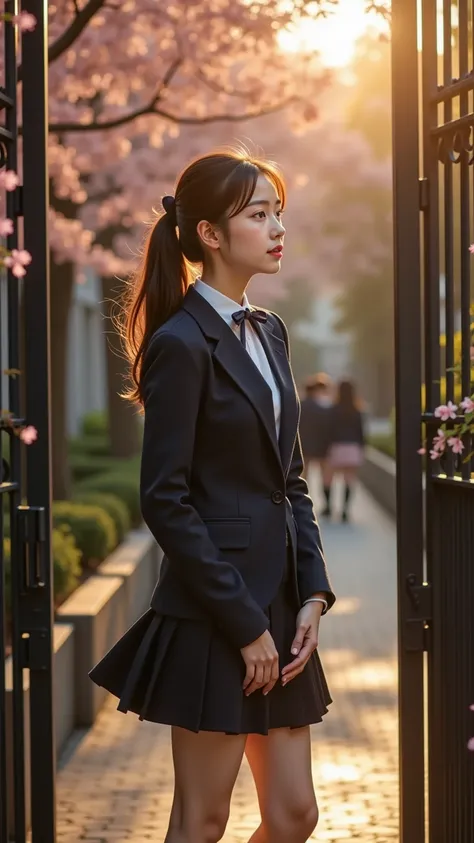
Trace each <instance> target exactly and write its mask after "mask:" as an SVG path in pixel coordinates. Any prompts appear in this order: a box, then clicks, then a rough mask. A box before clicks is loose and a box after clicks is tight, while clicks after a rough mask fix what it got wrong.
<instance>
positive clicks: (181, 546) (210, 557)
mask: <svg viewBox="0 0 474 843" xmlns="http://www.w3.org/2000/svg"><path fill="white" fill-rule="evenodd" d="M206 356H207V351H206ZM206 356H205V354H204V352H203V349H202V348H196V349H193V348H191V347H190V346H188V345H187V344H186V342H185V341H184V340H183V339H181V338H180V337H179V336H177V335H175V334H173V333H171V332H166V331H164V332H160V333H158V334H155V336H154V337H153V338H152V340H151V343H150V346H149V347H148V349H147V352H146V355H145V360H144V369H143V372H144V374H143V390H142V394H143V402H144V410H145V425H144V437H143V451H142V463H141V477H140V498H141V509H142V514H143V518H144V520H145V522H146V524H147V525H148V527H149V529H150V530H151V532H152V533H153V535H154V536H155V538H156V540H157V542H158V543H159V545H160V547H161V548H162V549H163V551H164V553H165V554H166V556H167V557H168V559H169V560H170V564H171V565H172V566H173V570H174V571H175V572H176V575H177V576H178V577H179V578H180V579H181V581H182V583H183V585H184V586H185V587H186V588H187V589H189V590H190V591H191V592H192V594H193V596H195V598H196V601H198V602H199V603H200V604H201V606H202V607H203V608H204V609H205V611H206V612H208V614H209V616H210V617H211V618H212V619H213V620H214V622H215V623H216V624H217V625H218V626H219V627H220V628H221V629H222V631H223V632H224V633H225V634H226V635H227V636H228V637H229V639H230V640H231V641H232V642H233V643H234V644H235V645H236V646H237V647H239V648H242V647H244V646H246V645H247V644H250V643H251V642H252V641H255V639H256V638H258V637H259V636H260V635H262V633H263V632H264V631H265V630H266V629H267V628H268V625H269V624H268V618H267V616H266V615H265V613H264V612H263V610H262V609H261V608H260V607H259V606H258V604H257V603H256V602H255V600H254V599H253V597H252V596H251V594H250V592H249V591H248V589H247V586H246V585H245V583H244V581H243V579H242V577H241V575H240V573H239V571H238V570H237V568H235V566H234V565H232V564H230V563H229V562H226V561H225V560H224V559H222V558H221V557H220V555H219V551H218V549H217V548H216V546H215V544H214V543H213V542H212V541H211V539H210V537H209V533H208V531H207V528H206V525H205V524H204V522H203V520H202V519H201V518H200V516H199V514H198V512H197V510H196V509H195V508H194V507H193V505H192V503H191V499H190V488H189V486H190V477H191V471H192V462H193V452H194V443H195V434H196V424H197V418H198V412H199V405H200V400H201V393H202V389H203V385H204V382H205V376H206V370H205V364H206Z"/></svg>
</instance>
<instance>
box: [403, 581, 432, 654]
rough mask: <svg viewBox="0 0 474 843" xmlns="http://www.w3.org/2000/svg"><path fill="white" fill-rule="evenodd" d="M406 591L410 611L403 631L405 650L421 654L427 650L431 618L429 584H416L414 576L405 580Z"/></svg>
mask: <svg viewBox="0 0 474 843" xmlns="http://www.w3.org/2000/svg"><path fill="white" fill-rule="evenodd" d="M406 590H407V595H408V598H409V601H410V610H409V612H408V613H407V616H406V618H405V624H404V629H403V637H404V646H405V650H407V651H409V652H416V653H419V652H423V651H424V650H427V649H428V644H429V640H428V638H429V630H430V623H431V618H432V611H431V584H430V583H418V582H417V577H416V575H415V574H409V575H408V576H407V578H406Z"/></svg>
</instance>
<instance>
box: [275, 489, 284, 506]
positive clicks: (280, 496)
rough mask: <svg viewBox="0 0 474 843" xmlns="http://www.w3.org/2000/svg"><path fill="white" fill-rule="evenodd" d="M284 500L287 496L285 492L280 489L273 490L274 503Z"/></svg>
mask: <svg viewBox="0 0 474 843" xmlns="http://www.w3.org/2000/svg"><path fill="white" fill-rule="evenodd" d="M284 500H285V496H284V494H283V492H280V490H279V489H277V490H276V492H272V501H273V503H283V501H284Z"/></svg>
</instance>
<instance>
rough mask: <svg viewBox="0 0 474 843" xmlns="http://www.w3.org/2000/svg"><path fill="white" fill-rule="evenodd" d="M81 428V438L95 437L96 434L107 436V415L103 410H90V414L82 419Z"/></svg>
mask: <svg viewBox="0 0 474 843" xmlns="http://www.w3.org/2000/svg"><path fill="white" fill-rule="evenodd" d="M81 427H82V434H83V436H96V435H97V434H101V435H102V436H107V435H108V432H109V420H108V418H107V413H106V412H104V411H103V410H92V411H91V412H90V413H86V414H85V415H84V416H83V418H82V424H81Z"/></svg>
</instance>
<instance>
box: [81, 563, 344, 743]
mask: <svg viewBox="0 0 474 843" xmlns="http://www.w3.org/2000/svg"><path fill="white" fill-rule="evenodd" d="M292 594H293V591H292V588H291V586H290V583H289V581H288V580H286V579H285V581H284V582H282V584H281V586H280V589H279V591H278V593H277V595H276V597H275V599H274V600H273V602H272V603H271V605H270V606H269V608H268V610H267V614H268V617H269V620H270V632H271V634H272V636H273V639H274V641H275V645H276V648H277V650H278V653H279V656H280V670H281V669H282V668H283V667H284V665H286V664H288V662H290V661H292V659H293V658H294V656H292V655H291V652H290V648H291V644H292V642H293V638H294V635H295V631H296V626H295V622H296V615H297V611H298V610H297V608H296V607H295V603H294V599H293V598H292ZM89 676H90V678H91V679H92V680H93V682H95V683H96V684H97V685H100V686H102V687H104V688H106V689H107V690H108V691H110V693H112V694H114V695H115V696H116V697H118V698H119V704H118V710H119V711H123V712H127V711H132V712H134V713H135V714H138V716H139V718H140V719H141V720H149V721H151V722H154V723H163V724H168V725H171V726H181V727H182V728H184V729H189V730H190V731H193V732H199V731H211V732H224V733H227V734H260V735H266V734H268V730H269V729H278V728H282V727H287V728H288V727H289V728H298V727H301V726H307V725H309V724H312V723H318V722H320V721H321V720H322V717H323V715H324V714H326V712H327V709H328V705H329V704H330V702H331V697H330V695H329V690H328V686H327V683H326V679H325V676H324V673H323V669H322V666H321V662H320V659H319V655H318V653H317V652H315V653H313V655H312V656H311V659H310V661H309V662H308V664H307V665H306V667H305V669H304V671H303V672H302V673H301V674H300V675H299V676H297V677H296V678H295V679H293V681H292V682H290V683H289V684H288V685H287V686H285V687H283V686H282V684H281V681H279V682H278V683H277V684H276V686H275V687H274V688H273V690H272V691H271V692H270V693H269V694H268V695H267V696H263V694H262V691H261V690H258V691H254V693H252V694H251V695H250V696H249V697H246V696H245V694H244V692H243V690H242V683H243V680H244V676H245V666H244V661H243V658H242V654H241V652H240V650H236V649H235V648H234V647H233V646H232V645H231V644H230V643H229V642H228V641H227V639H226V638H225V637H224V636H223V635H222V634H221V633H220V632H219V630H217V629H216V628H215V626H213V625H212V623H211V622H210V621H209V622H208V621H194V620H182V619H178V618H173V617H168V616H166V615H157V614H156V613H155V612H154V611H153V609H149V610H148V611H147V612H145V614H144V615H142V616H141V617H140V618H139V619H138V620H137V621H136V623H134V624H133V626H132V627H131V628H130V629H129V630H128V632H126V633H125V635H124V636H123V637H122V638H121V639H120V640H119V641H118V642H117V644H115V646H114V647H112V649H111V650H109V652H108V653H107V654H106V656H105V657H104V658H103V659H102V660H101V661H100V662H99V663H98V664H97V665H96V666H95V667H94V668H93V669H92V670H91V672H90V673H89Z"/></svg>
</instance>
